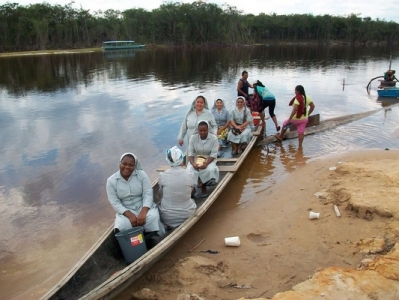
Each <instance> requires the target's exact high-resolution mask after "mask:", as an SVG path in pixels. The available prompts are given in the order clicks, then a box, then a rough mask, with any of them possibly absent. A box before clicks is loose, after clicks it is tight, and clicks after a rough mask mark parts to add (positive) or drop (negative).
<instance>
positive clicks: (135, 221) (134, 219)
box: [123, 210, 138, 227]
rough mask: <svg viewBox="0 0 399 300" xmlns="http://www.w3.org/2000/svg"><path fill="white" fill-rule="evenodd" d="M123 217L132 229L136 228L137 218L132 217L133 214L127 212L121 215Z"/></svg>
mask: <svg viewBox="0 0 399 300" xmlns="http://www.w3.org/2000/svg"><path fill="white" fill-rule="evenodd" d="M123 215H124V216H125V217H126V218H128V219H129V221H130V224H131V225H132V227H136V226H137V225H138V224H137V217H136V216H135V215H134V213H132V212H131V211H129V210H127V211H125V212H124V213H123Z"/></svg>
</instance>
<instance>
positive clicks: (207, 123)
mask: <svg viewBox="0 0 399 300" xmlns="http://www.w3.org/2000/svg"><path fill="white" fill-rule="evenodd" d="M200 123H206V125H208V133H209V128H210V127H211V125H209V122H208V121H205V120H199V121H198V123H197V129H198V127H199V124H200Z"/></svg>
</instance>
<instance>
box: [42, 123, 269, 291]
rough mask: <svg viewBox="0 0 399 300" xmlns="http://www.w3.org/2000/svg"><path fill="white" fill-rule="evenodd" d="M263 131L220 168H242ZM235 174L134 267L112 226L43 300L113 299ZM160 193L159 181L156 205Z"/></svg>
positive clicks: (227, 153)
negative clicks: (241, 151)
mask: <svg viewBox="0 0 399 300" xmlns="http://www.w3.org/2000/svg"><path fill="white" fill-rule="evenodd" d="M261 131H262V128H261V127H258V128H257V130H256V131H255V132H253V134H254V137H253V138H252V140H251V142H250V143H249V144H248V146H247V147H246V149H245V150H244V152H243V153H242V154H241V155H240V156H239V157H237V156H235V157H234V158H232V157H231V147H226V148H225V149H223V150H224V151H223V153H222V158H220V160H218V165H220V166H225V167H228V166H232V167H233V166H235V167H237V168H238V167H239V166H240V165H241V164H242V162H243V161H244V159H245V158H246V156H247V155H248V153H249V152H250V150H251V149H252V147H253V146H254V145H255V143H256V140H257V138H258V137H259V136H260V135H261ZM221 169H222V168H221ZM226 169H229V168H226ZM233 169H234V170H235V168H233ZM233 175H234V172H231V171H221V172H220V179H219V183H218V184H217V185H216V186H213V187H208V193H209V196H208V197H207V198H200V197H198V198H197V197H196V198H195V199H194V200H195V202H196V203H197V210H196V213H195V214H194V215H193V216H192V217H190V218H189V219H187V220H186V221H185V222H184V223H183V224H182V225H180V226H179V227H178V228H176V229H175V230H174V231H172V232H170V233H168V235H167V236H166V237H165V238H164V239H163V240H162V241H161V242H160V244H158V245H157V246H156V247H154V248H153V249H151V250H149V251H147V253H145V254H144V255H143V256H142V257H140V258H139V259H138V260H136V261H135V262H133V263H131V264H130V265H128V264H127V263H125V262H124V260H123V255H122V251H121V250H120V247H119V244H118V241H117V240H116V238H115V236H114V233H113V224H112V225H111V226H110V227H109V228H108V229H107V231H106V232H105V234H104V235H103V236H102V237H101V238H100V239H99V240H98V241H97V242H96V244H95V245H93V247H92V248H91V249H90V250H89V251H88V252H87V253H86V254H85V255H84V257H83V258H82V259H81V260H80V261H79V262H78V263H77V264H76V265H75V266H74V267H73V268H72V269H71V270H70V271H69V273H68V274H67V275H66V276H65V277H64V278H63V279H62V280H61V281H60V282H59V283H58V284H57V285H56V286H55V287H53V288H52V289H51V290H50V291H49V292H48V293H47V294H46V295H44V296H43V297H42V299H79V298H81V299H111V298H112V297H114V296H115V295H117V294H118V293H119V292H121V291H122V290H123V289H125V288H126V287H128V286H129V285H130V284H131V283H132V282H134V281H135V280H137V279H138V278H139V277H141V276H142V275H143V274H144V273H145V272H146V271H147V270H148V269H150V268H151V267H152V266H153V265H154V263H156V262H157V261H158V260H159V259H160V258H161V257H162V256H163V255H164V254H166V253H167V251H169V250H170V249H171V248H172V247H173V245H174V244H176V243H177V242H178V241H179V240H180V238H181V237H183V235H184V234H185V233H186V232H187V231H188V230H189V229H190V228H191V227H192V226H193V225H194V224H195V223H196V222H197V221H198V219H199V218H200V217H201V216H202V215H203V214H204V213H205V212H206V211H207V209H208V208H209V207H210V205H212V203H213V202H214V201H215V200H216V198H217V197H218V195H219V194H220V193H221V192H222V191H223V189H224V187H225V186H226V185H227V184H228V182H229V181H230V179H231V178H232V176H233ZM158 191H159V186H158V182H157V181H155V182H154V183H153V192H154V202H155V203H158V202H159V200H160V196H159V193H158Z"/></svg>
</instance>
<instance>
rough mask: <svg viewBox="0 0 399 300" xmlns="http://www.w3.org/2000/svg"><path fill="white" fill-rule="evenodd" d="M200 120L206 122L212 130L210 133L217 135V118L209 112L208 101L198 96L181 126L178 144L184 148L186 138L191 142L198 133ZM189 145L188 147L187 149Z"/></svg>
mask: <svg viewBox="0 0 399 300" xmlns="http://www.w3.org/2000/svg"><path fill="white" fill-rule="evenodd" d="M199 120H206V121H207V122H208V123H209V124H210V126H211V128H210V129H209V131H211V132H212V133H215V134H216V131H217V126H216V122H215V118H214V117H213V115H212V113H211V112H210V111H209V110H208V102H207V101H206V99H205V97H204V96H198V97H197V98H195V100H194V102H193V103H192V104H191V108H190V110H189V111H188V113H187V115H186V117H185V118H184V120H183V123H182V124H181V127H180V131H179V134H178V137H177V138H178V140H179V141H178V142H179V145H180V146H183V139H184V137H185V136H186V137H187V142H188V143H189V142H190V137H191V136H192V135H193V134H195V133H198V132H197V125H198V121H199ZM188 147H189V145H187V148H188Z"/></svg>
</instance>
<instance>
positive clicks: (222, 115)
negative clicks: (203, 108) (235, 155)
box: [212, 101, 231, 155]
mask: <svg viewBox="0 0 399 300" xmlns="http://www.w3.org/2000/svg"><path fill="white" fill-rule="evenodd" d="M212 115H213V116H214V118H215V121H216V125H217V127H218V128H219V127H222V126H224V125H226V123H227V122H229V121H230V120H231V116H230V112H229V111H228V110H227V109H226V107H225V105H224V103H223V107H222V109H221V111H220V112H219V111H218V109H217V108H216V101H215V105H214V106H213V107H212ZM228 129H229V128H228V127H227V130H228ZM226 139H227V136H225V138H224V139H220V138H219V137H218V140H219V145H220V146H222V147H224V146H226ZM218 155H221V153H219V154H218Z"/></svg>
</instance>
